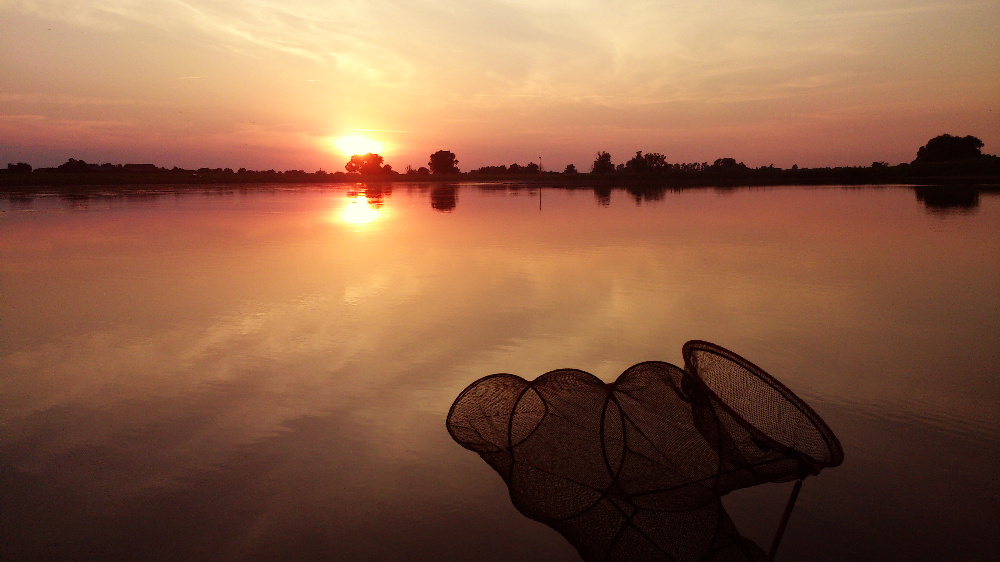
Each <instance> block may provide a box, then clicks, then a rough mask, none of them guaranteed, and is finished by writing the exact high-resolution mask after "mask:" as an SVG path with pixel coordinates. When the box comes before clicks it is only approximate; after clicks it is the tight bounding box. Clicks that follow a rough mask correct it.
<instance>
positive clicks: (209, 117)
mask: <svg viewBox="0 0 1000 562" xmlns="http://www.w3.org/2000/svg"><path fill="white" fill-rule="evenodd" d="M0 68H2V72H0V166H3V165H5V164H6V163H7V162H17V161H24V162H28V163H30V164H32V165H34V166H36V167H39V166H51V165H57V164H60V163H62V162H65V161H66V159H68V158H70V157H73V158H79V159H83V160H86V161H88V162H112V163H147V162H148V163H154V164H157V165H160V166H174V165H176V166H181V167H202V166H208V167H233V168H238V167H247V168H251V169H268V168H274V169H304V170H306V171H315V170H317V169H320V168H322V169H325V170H327V171H337V170H341V171H342V170H343V169H344V168H343V166H344V163H345V162H346V161H347V157H346V156H345V155H344V153H343V151H342V149H341V147H340V146H339V145H338V142H337V141H338V139H340V138H342V137H344V136H348V135H358V136H361V137H365V138H368V139H370V140H372V141H377V142H379V143H381V147H380V154H382V155H383V156H384V157H385V162H386V163H388V164H391V165H392V166H393V167H394V168H395V169H396V170H399V171H403V170H404V169H405V167H406V166H407V165H412V166H413V167H418V166H424V165H426V164H427V159H428V156H429V155H430V154H431V153H432V152H434V151H436V150H439V149H447V150H451V151H453V152H455V153H456V155H457V156H458V160H459V167H460V168H461V169H462V170H463V171H467V170H470V169H473V168H477V167H480V166H484V165H495V164H510V163H511V162H518V163H521V164H527V163H528V162H537V161H538V159H539V157H541V160H542V165H543V167H545V168H546V169H554V170H559V171H561V170H562V169H563V167H565V166H566V164H569V163H574V164H576V166H577V167H578V168H580V169H581V170H589V168H590V163H591V162H592V161H593V158H594V154H595V152H597V151H601V150H606V151H608V152H610V153H611V154H612V157H613V160H614V161H615V162H623V161H625V160H627V159H628V158H629V157H630V156H631V155H632V154H634V153H635V151H637V150H641V151H644V152H661V153H663V154H664V155H666V158H667V161H668V162H704V161H708V162H711V161H713V160H715V159H716V158H720V157H732V158H736V159H737V160H740V161H744V162H745V163H746V164H747V165H750V166H761V165H768V164H774V165H775V166H781V167H789V166H791V165H792V164H798V165H800V166H810V167H813V166H837V165H869V164H871V163H872V161H876V160H878V161H887V162H889V163H891V164H896V163H899V162H904V161H910V160H912V159H913V158H914V156H915V154H916V150H917V148H918V147H919V146H920V145H922V144H925V143H926V142H927V140H928V139H930V138H931V137H933V136H936V135H938V134H942V133H950V134H955V135H961V136H964V135H970V134H971V135H975V136H977V137H979V138H980V139H982V140H983V141H984V142H985V145H986V146H985V147H984V152H987V153H991V154H997V153H1000V115H998V112H1000V2H997V0H864V1H862V0H826V1H823V2H820V1H817V0H763V1H757V2H749V1H735V0H713V1H706V2H691V1H685V2H680V1H673V0H661V1H616V0H603V1H598V0H574V1H572V2H570V1H568V0H561V1H555V0H485V1H463V2H459V1H454V0H452V1H447V0H365V1H361V0H337V1H329V2H321V1H318V0H280V1H279V0H239V1H233V0H157V1H152V0H0Z"/></svg>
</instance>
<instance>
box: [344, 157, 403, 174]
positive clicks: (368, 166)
mask: <svg viewBox="0 0 1000 562" xmlns="http://www.w3.org/2000/svg"><path fill="white" fill-rule="evenodd" d="M382 161H383V158H382V157H381V156H379V155H378V154H373V153H371V152H369V153H368V154H355V155H354V156H351V159H350V161H348V162H347V164H344V168H345V169H346V170H347V171H348V172H349V173H352V174H362V175H372V174H378V173H381V172H382V171H383V170H382ZM389 169H390V170H392V168H389Z"/></svg>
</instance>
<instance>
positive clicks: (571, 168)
mask: <svg viewBox="0 0 1000 562" xmlns="http://www.w3.org/2000/svg"><path fill="white" fill-rule="evenodd" d="M563 173H564V174H575V173H576V164H566V169H565V170H563Z"/></svg>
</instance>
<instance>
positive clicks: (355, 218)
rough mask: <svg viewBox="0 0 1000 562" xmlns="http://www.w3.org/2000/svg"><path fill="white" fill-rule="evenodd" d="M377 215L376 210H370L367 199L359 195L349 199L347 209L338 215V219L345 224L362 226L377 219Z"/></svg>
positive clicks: (363, 195)
mask: <svg viewBox="0 0 1000 562" xmlns="http://www.w3.org/2000/svg"><path fill="white" fill-rule="evenodd" d="M378 215H379V211H378V209H374V208H372V206H371V205H369V204H368V197H367V196H366V195H365V194H363V193H361V194H358V196H357V197H352V198H351V200H350V202H349V203H348V204H347V207H344V210H343V212H341V213H340V218H341V220H343V221H344V222H346V223H350V224H357V225H362V224H368V223H370V222H372V221H373V220H375V219H377V218H378Z"/></svg>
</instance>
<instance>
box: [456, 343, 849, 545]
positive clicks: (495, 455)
mask: <svg viewBox="0 0 1000 562" xmlns="http://www.w3.org/2000/svg"><path fill="white" fill-rule="evenodd" d="M683 352H684V360H685V368H684V369H681V368H679V367H676V366H674V365H671V364H669V363H663V362H658V361H650V362H645V363H639V364H637V365H634V366H632V367H630V368H628V369H627V370H626V371H625V372H624V373H622V374H621V375H620V376H619V377H618V379H617V380H616V381H615V382H613V383H609V384H606V383H604V382H603V381H601V380H600V379H598V378H597V377H595V376H593V375H591V374H589V373H587V372H584V371H580V370H576V369H560V370H556V371H550V372H548V373H545V374H544V375H542V376H540V377H538V378H537V379H535V380H533V381H526V380H524V379H522V378H520V377H517V376H515V375H510V374H496V375H490V376H487V377H484V378H482V379H480V380H478V381H476V382H474V383H472V384H471V385H469V387H468V388H466V389H465V390H464V391H463V392H462V393H461V394H460V395H459V396H458V398H457V399H456V400H455V403H454V404H453V405H452V407H451V411H450V412H449V413H448V420H447V427H448V431H449V432H450V433H451V435H452V437H453V438H454V439H455V441H457V442H458V443H459V444H461V445H462V446H463V447H465V448H467V449H470V450H472V451H475V452H476V453H478V454H479V455H480V456H481V457H482V458H483V460H485V461H486V462H487V463H489V465H490V466H491V467H493V469H494V470H496V471H497V473H499V474H500V476H501V477H502V478H503V479H504V481H505V482H506V483H507V486H508V488H509V490H510V497H511V501H512V502H513V504H514V506H515V507H516V508H517V509H518V510H519V511H520V512H521V513H523V514H524V515H525V516H527V517H530V518H531V519H534V520H536V521H540V522H542V523H545V524H547V525H549V526H551V527H552V528H554V529H555V530H557V531H558V532H559V533H561V534H562V535H563V536H564V537H566V539H568V540H569V541H570V543H571V544H572V545H573V546H574V547H575V548H576V549H577V551H578V552H579V553H580V555H581V556H582V557H583V558H584V559H585V560H766V559H767V558H768V554H766V553H765V552H764V551H763V550H762V549H761V548H760V547H759V546H757V545H756V544H754V543H753V542H752V541H750V540H748V539H745V538H744V537H742V536H740V534H739V532H738V531H737V529H736V527H735V525H734V524H733V522H732V520H731V519H730V518H729V516H728V515H727V513H726V511H725V510H724V509H723V507H722V502H721V498H722V496H723V495H725V494H726V493H728V492H731V491H733V490H736V489H739V488H745V487H748V486H754V485H757V484H761V483H764V482H783V481H790V480H796V479H798V480H799V481H800V482H801V479H802V478H804V477H805V476H807V475H810V474H816V473H818V472H819V470H820V469H822V468H824V467H828V466H836V465H838V464H840V463H841V462H842V460H843V452H842V450H841V447H840V444H839V442H838V441H837V438H836V437H835V436H834V435H833V432H832V431H830V429H829V428H828V427H827V426H826V424H825V423H824V422H823V421H822V420H821V419H820V418H819V416H818V415H816V413H815V412H813V411H812V409H811V408H809V407H808V406H807V405H806V404H805V403H804V402H802V400H800V399H799V398H798V397H796V396H795V395H794V394H793V393H792V392H791V391H789V390H788V389H787V388H786V387H785V386H784V385H782V384H781V383H780V382H778V381H777V380H775V379H774V378H773V377H771V376H770V375H768V374H767V373H765V372H764V371H763V370H761V369H760V368H758V367H756V366H755V365H753V364H752V363H750V362H749V361H746V360H745V359H743V358H742V357H740V356H738V355H736V354H735V353H732V352H730V351H728V350H726V349H723V348H721V347H719V346H716V345H714V344H710V343H707V342H700V341H692V342H688V343H687V344H685V345H684V350H683ZM797 493H798V483H797V485H796V488H795V491H794V492H793V498H794V496H795V494H797ZM792 502H794V499H792V500H790V502H789V508H788V509H786V517H785V520H787V515H788V513H789V511H790V508H791V505H792ZM784 522H785V521H783V522H782V525H781V526H780V528H779V532H778V536H776V540H775V543H774V544H773V545H772V549H771V555H772V556H773V551H774V549H775V548H776V547H777V539H778V538H780V533H781V531H782V529H783V527H784Z"/></svg>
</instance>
